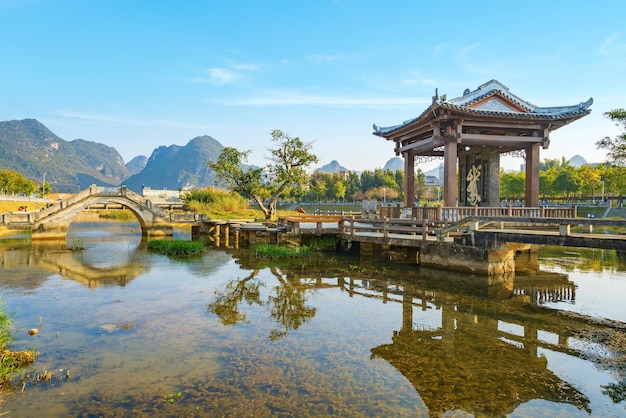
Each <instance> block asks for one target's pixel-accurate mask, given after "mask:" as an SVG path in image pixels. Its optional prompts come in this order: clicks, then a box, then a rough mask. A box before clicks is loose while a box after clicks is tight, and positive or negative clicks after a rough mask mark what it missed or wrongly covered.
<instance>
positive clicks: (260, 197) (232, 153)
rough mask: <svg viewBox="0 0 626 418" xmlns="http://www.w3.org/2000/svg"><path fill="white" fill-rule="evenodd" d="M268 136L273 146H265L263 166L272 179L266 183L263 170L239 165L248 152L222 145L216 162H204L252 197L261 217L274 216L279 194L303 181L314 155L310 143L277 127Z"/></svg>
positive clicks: (218, 174)
mask: <svg viewBox="0 0 626 418" xmlns="http://www.w3.org/2000/svg"><path fill="white" fill-rule="evenodd" d="M271 135H272V143H273V147H272V148H270V149H269V152H270V156H269V157H268V160H269V164H268V165H267V167H266V169H267V171H268V172H269V173H270V174H271V176H272V178H273V181H272V183H271V184H269V185H263V184H262V183H261V173H262V172H263V169H261V168H256V169H255V168H249V169H244V168H243V167H242V165H243V163H245V162H247V160H248V155H249V154H250V151H244V152H242V151H239V150H237V149H236V148H232V147H225V148H224V149H223V150H222V152H221V153H220V156H219V157H218V159H217V161H216V162H214V163H212V162H209V163H208V166H209V167H210V168H211V169H212V170H214V171H215V173H216V174H217V176H218V177H219V178H221V179H222V180H224V181H226V183H227V184H228V186H229V187H230V188H231V189H232V190H233V191H236V192H237V193H240V194H242V195H244V196H246V197H250V198H252V199H253V200H254V201H255V202H256V204H257V205H258V206H259V209H261V211H262V212H263V214H264V215H265V219H273V218H274V217H275V216H276V203H277V202H278V199H279V198H280V196H281V195H282V194H283V193H285V192H287V191H289V190H290V189H291V188H293V187H300V186H303V185H305V184H306V183H307V181H308V176H307V173H306V169H307V167H308V166H309V165H311V164H312V163H316V162H317V156H316V155H315V154H313V153H312V152H311V149H312V145H311V144H310V143H305V142H303V141H302V140H301V139H300V138H292V137H290V136H289V135H287V134H286V133H284V132H282V131H280V130H278V129H275V130H273V131H272V133H271ZM264 198H268V201H267V204H265V203H264Z"/></svg>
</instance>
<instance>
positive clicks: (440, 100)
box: [432, 87, 446, 103]
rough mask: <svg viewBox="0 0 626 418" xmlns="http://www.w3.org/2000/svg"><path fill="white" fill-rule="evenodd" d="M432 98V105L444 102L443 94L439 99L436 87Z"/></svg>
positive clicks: (444, 96)
mask: <svg viewBox="0 0 626 418" xmlns="http://www.w3.org/2000/svg"><path fill="white" fill-rule="evenodd" d="M432 97H433V103H436V102H439V103H441V102H445V101H446V95H445V94H442V95H441V97H439V88H438V87H437V88H435V95H434V96H432Z"/></svg>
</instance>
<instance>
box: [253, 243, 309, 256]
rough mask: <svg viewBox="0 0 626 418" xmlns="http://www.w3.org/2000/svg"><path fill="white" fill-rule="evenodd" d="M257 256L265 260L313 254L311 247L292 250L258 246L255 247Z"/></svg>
mask: <svg viewBox="0 0 626 418" xmlns="http://www.w3.org/2000/svg"><path fill="white" fill-rule="evenodd" d="M254 250H255V251H256V256H257V257H258V258H265V259H279V258H297V257H306V256H310V255H312V254H313V251H312V250H311V249H310V248H309V247H299V248H292V247H286V246H284V245H278V244H257V245H255V246H254Z"/></svg>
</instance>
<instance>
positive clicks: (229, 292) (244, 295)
mask: <svg viewBox="0 0 626 418" xmlns="http://www.w3.org/2000/svg"><path fill="white" fill-rule="evenodd" d="M269 270H270V271H271V272H272V274H273V275H274V276H275V277H276V278H277V279H278V282H279V285H277V286H275V287H274V288H273V289H272V291H273V293H271V294H269V295H268V297H267V299H266V300H262V299H261V292H260V289H261V287H264V286H265V283H263V282H260V281H257V280H256V276H257V275H258V273H259V270H253V271H252V273H251V274H250V275H249V276H248V277H246V278H244V279H241V280H231V281H229V282H228V283H226V285H225V286H224V289H223V290H222V291H220V292H218V294H217V296H216V297H215V300H214V301H213V302H211V303H209V305H208V310H209V312H210V313H212V314H215V315H217V316H218V317H219V318H220V322H221V323H222V324H224V325H234V324H237V323H239V322H247V320H246V314H245V312H241V311H240V308H239V306H240V304H241V303H242V302H243V301H245V302H247V304H248V305H252V304H256V305H258V306H266V307H267V309H268V311H269V313H270V315H271V317H272V318H274V320H275V321H276V322H277V323H278V324H279V325H280V326H281V328H280V329H273V330H271V331H270V336H269V338H270V340H277V339H279V338H281V337H283V336H285V335H287V334H288V333H289V330H297V329H298V328H299V327H300V326H301V325H302V324H304V323H305V322H307V321H308V320H309V319H311V318H313V317H314V316H315V312H316V309H315V308H313V307H311V306H308V305H307V304H306V302H307V298H306V290H307V288H303V287H299V286H296V285H294V283H292V282H291V281H289V280H288V279H287V274H283V273H282V272H281V271H280V270H279V269H278V268H276V267H271V268H270V269H269Z"/></svg>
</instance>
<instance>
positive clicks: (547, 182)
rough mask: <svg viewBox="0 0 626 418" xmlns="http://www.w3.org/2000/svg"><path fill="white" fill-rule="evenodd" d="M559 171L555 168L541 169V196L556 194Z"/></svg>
mask: <svg viewBox="0 0 626 418" xmlns="http://www.w3.org/2000/svg"><path fill="white" fill-rule="evenodd" d="M556 175H557V171H556V170H555V169H553V168H551V169H549V170H546V171H539V194H540V195H541V196H555V194H556V193H555V192H554V187H553V185H554V179H555V178H556Z"/></svg>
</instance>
